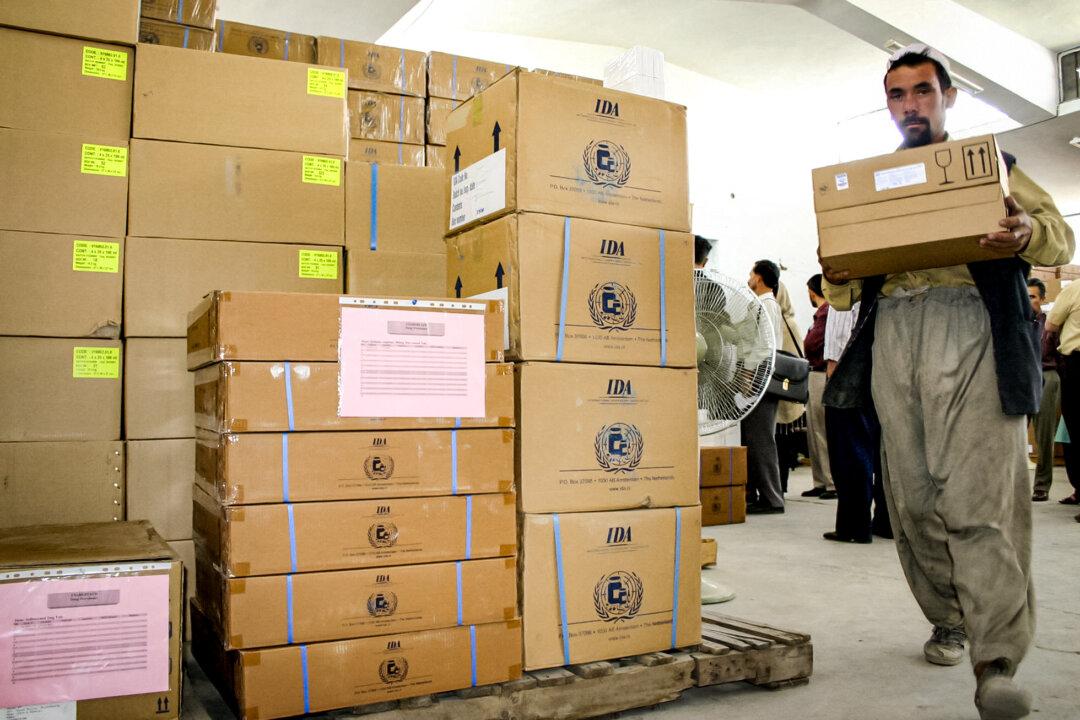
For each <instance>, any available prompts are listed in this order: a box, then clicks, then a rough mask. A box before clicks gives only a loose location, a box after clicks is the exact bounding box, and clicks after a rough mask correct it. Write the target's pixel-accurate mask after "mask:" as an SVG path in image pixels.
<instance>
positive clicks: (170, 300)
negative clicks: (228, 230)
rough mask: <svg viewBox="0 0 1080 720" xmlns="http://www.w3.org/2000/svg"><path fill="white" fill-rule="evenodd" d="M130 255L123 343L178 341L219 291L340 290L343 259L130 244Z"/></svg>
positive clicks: (257, 249)
mask: <svg viewBox="0 0 1080 720" xmlns="http://www.w3.org/2000/svg"><path fill="white" fill-rule="evenodd" d="M128 248H129V251H128V254H127V262H126V264H125V265H124V277H125V283H124V284H125V288H124V332H125V335H127V336H128V337H183V336H184V335H186V334H187V316H188V313H189V312H191V309H192V308H194V307H195V306H196V305H198V304H199V302H200V301H201V300H202V298H204V297H205V296H206V295H207V294H208V293H210V292H212V291H214V290H217V289H219V288H232V289H233V290H237V291H279V292H291V293H340V292H341V291H342V290H343V289H344V278H345V269H344V258H343V255H342V251H341V249H340V248H336V247H326V246H319V245H282V244H278V243H244V242H227V241H213V240H172V239H166V238H129V239H128ZM187 399H188V400H190V395H189V396H188V398H187Z"/></svg>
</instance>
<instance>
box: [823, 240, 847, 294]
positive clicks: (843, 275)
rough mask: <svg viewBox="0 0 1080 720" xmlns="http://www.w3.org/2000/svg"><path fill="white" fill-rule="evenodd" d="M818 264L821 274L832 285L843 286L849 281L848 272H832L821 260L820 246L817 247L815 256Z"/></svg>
mask: <svg viewBox="0 0 1080 720" xmlns="http://www.w3.org/2000/svg"><path fill="white" fill-rule="evenodd" d="M817 259H818V264H819V265H821V274H822V275H824V276H825V279H826V280H828V281H829V282H830V283H832V284H833V285H843V284H844V283H846V282H847V281H848V280H850V279H851V272H850V271H848V270H834V269H833V268H832V267H831V266H829V265H828V264H826V263H825V261H823V260H822V259H821V246H818V254H817Z"/></svg>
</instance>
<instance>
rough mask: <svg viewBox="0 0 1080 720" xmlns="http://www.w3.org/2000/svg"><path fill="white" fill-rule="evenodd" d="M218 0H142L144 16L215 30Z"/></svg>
mask: <svg viewBox="0 0 1080 720" xmlns="http://www.w3.org/2000/svg"><path fill="white" fill-rule="evenodd" d="M216 13H217V0H142V16H143V17H148V18H155V19H157V20H168V21H169V22H174V23H181V24H183V25H194V26H195V27H201V28H206V29H207V30H213V29H214V15H215V14H216Z"/></svg>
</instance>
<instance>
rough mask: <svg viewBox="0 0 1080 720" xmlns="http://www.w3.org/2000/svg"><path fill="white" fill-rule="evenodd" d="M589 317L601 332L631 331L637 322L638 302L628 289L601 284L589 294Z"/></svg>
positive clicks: (612, 284) (607, 283)
mask: <svg viewBox="0 0 1080 720" xmlns="http://www.w3.org/2000/svg"><path fill="white" fill-rule="evenodd" d="M589 315H590V316H591V317H592V321H593V323H594V324H595V325H596V327H598V328H600V329H601V330H618V331H622V330H629V329H630V328H631V327H633V325H634V321H635V320H637V300H635V299H634V293H633V292H632V291H631V290H630V288H628V287H624V286H623V285H620V284H619V283H617V282H606V283H600V284H599V285H597V286H596V287H594V288H593V289H592V292H590V293H589Z"/></svg>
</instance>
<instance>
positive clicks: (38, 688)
mask: <svg viewBox="0 0 1080 720" xmlns="http://www.w3.org/2000/svg"><path fill="white" fill-rule="evenodd" d="M168 689H169V576H168V575H139V576H122V577H98V578H71V579H62V578H52V579H43V580H33V581H27V582H13V583H5V584H0V707H5V708H11V707H20V706H22V705H37V704H43V703H55V702H61V701H66V700H88V699H91V698H100V697H113V696H116V695H135V694H139V693H152V692H164V691H166V690H168Z"/></svg>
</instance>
